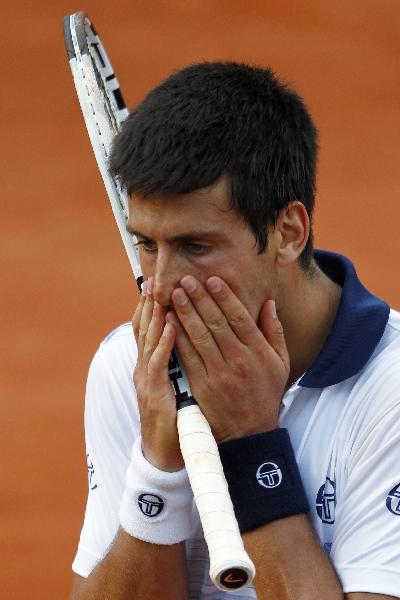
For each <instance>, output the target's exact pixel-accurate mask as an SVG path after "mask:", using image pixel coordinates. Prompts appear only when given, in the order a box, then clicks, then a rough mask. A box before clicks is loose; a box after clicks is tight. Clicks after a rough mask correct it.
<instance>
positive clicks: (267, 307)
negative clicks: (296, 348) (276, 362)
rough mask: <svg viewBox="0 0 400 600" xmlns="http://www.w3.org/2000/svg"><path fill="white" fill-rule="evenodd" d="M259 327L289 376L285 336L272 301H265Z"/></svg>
mask: <svg viewBox="0 0 400 600" xmlns="http://www.w3.org/2000/svg"><path fill="white" fill-rule="evenodd" d="M259 326H260V329H261V331H262V333H263V334H264V336H265V338H266V340H267V342H268V343H269V345H270V346H271V347H272V349H273V350H274V351H275V352H276V354H277V355H278V356H279V358H280V359H281V361H282V363H283V365H284V367H285V370H286V371H287V373H288V374H289V371H290V359H289V353H288V351H287V347H286V341H285V334H284V333H283V327H282V323H281V322H280V320H279V319H278V315H277V314H276V306H275V302H274V300H267V301H266V302H264V304H263V305H262V307H261V311H260V316H259Z"/></svg>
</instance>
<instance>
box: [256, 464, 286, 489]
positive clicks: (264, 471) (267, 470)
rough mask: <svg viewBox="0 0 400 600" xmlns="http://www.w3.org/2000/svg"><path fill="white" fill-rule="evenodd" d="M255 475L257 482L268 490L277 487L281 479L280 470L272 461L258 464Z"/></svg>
mask: <svg viewBox="0 0 400 600" xmlns="http://www.w3.org/2000/svg"><path fill="white" fill-rule="evenodd" d="M256 477H257V481H258V483H259V484H260V485H262V486H263V487H265V488H267V489H269V490H270V489H272V488H276V487H278V485H280V484H281V483H282V479H283V475H282V471H281V470H280V468H279V467H278V465H277V464H275V463H273V462H266V463H263V464H262V465H260V466H259V467H258V469H257V474H256Z"/></svg>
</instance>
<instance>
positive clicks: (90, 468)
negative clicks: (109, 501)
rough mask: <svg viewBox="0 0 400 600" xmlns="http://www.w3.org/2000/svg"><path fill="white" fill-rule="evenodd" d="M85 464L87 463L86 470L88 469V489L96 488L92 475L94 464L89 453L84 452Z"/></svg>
mask: <svg viewBox="0 0 400 600" xmlns="http://www.w3.org/2000/svg"><path fill="white" fill-rule="evenodd" d="M86 464H87V470H88V478H89V490H90V491H93V490H95V489H96V488H97V483H96V480H95V477H94V466H93V463H92V459H91V458H90V456H89V454H86Z"/></svg>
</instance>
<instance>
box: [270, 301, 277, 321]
mask: <svg viewBox="0 0 400 600" xmlns="http://www.w3.org/2000/svg"><path fill="white" fill-rule="evenodd" d="M270 308H271V316H272V318H273V319H276V317H277V315H276V305H275V301H274V300H272V301H271V305H270Z"/></svg>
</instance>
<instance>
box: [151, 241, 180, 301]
mask: <svg viewBox="0 0 400 600" xmlns="http://www.w3.org/2000/svg"><path fill="white" fill-rule="evenodd" d="M153 277H154V282H153V298H154V300H156V301H157V302H158V303H159V304H161V305H162V306H169V305H170V304H171V294H172V292H173V290H174V289H175V288H176V287H177V285H178V283H179V280H180V279H181V278H182V277H183V274H182V275H180V274H179V265H178V261H177V260H176V258H175V257H174V254H173V253H172V252H171V250H168V249H166V250H163V249H161V248H159V249H158V252H157V258H156V260H155V264H154V269H153Z"/></svg>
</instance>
